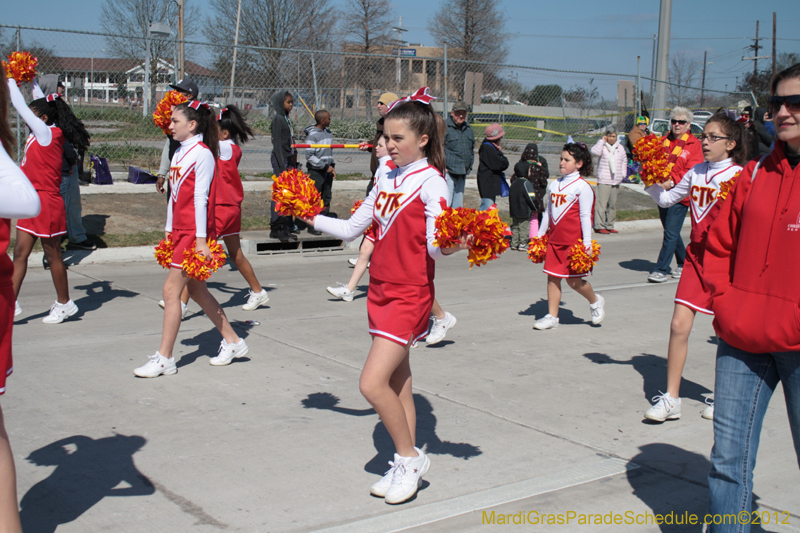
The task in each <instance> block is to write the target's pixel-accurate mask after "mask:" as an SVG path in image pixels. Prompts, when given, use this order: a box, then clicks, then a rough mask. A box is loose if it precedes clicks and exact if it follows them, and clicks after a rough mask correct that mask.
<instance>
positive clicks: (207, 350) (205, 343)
mask: <svg viewBox="0 0 800 533" xmlns="http://www.w3.org/2000/svg"><path fill="white" fill-rule="evenodd" d="M208 326H209V329H207V330H206V331H203V332H202V333H198V334H197V335H195V336H194V337H190V338H188V339H183V340H182V341H181V344H182V345H183V346H197V349H196V350H195V351H193V352H190V353H187V354H184V355H181V356H180V359H179V360H178V362H177V363H175V366H177V367H178V368H181V367H184V366H186V365H190V364H192V363H194V362H195V361H197V359H198V358H199V357H202V356H207V357H209V358H211V357H216V356H217V354H218V353H219V347H220V343H221V342H222V335H220V333H219V331H217V328H215V327H214V325H213V324H212V323H211V321H210V320H209V321H208ZM231 326H232V327H233V328H234V330H235V331H236V333H237V334H238V335H239V337H240V338H242V339H247V330H249V329H250V327H251V326H250V325H249V324H246V323H244V322H234V323H232V324H231ZM247 361H250V358H249V357H237V358H236V359H234V360H233V361H232V362H231V364H233V365H235V364H236V363H245V362H247Z"/></svg>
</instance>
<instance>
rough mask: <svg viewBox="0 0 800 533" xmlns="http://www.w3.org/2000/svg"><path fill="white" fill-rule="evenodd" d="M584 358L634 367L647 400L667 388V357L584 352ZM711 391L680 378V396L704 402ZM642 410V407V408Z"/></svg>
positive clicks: (596, 361) (601, 362)
mask: <svg viewBox="0 0 800 533" xmlns="http://www.w3.org/2000/svg"><path fill="white" fill-rule="evenodd" d="M583 356H584V357H585V358H587V359H588V360H590V361H591V362H593V363H596V364H598V365H605V364H611V365H629V366H632V367H633V368H634V370H636V371H637V372H638V373H639V374H640V375H641V376H642V378H643V380H642V390H643V391H644V396H645V398H647V400H648V401H649V400H650V399H651V398H652V397H653V396H656V395H658V394H661V392H660V391H666V390H667V358H666V357H659V356H657V355H653V354H650V353H643V354H641V355H634V356H633V357H631V358H630V359H629V360H627V361H618V360H616V359H612V358H611V357H610V356H609V355H607V354H604V353H596V352H592V353H585V354H583ZM712 392H713V391H711V390H710V389H708V388H706V387H704V386H703V385H700V384H699V383H695V382H694V381H689V380H688V379H686V378H681V398H690V399H692V400H695V401H698V402H700V403H704V402H705V396H706V395H708V394H711V393H712ZM642 411H644V409H642Z"/></svg>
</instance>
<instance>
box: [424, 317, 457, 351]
mask: <svg viewBox="0 0 800 533" xmlns="http://www.w3.org/2000/svg"><path fill="white" fill-rule="evenodd" d="M456 322H457V320H456V317H454V316H453V315H451V314H450V313H448V312H447V311H445V312H444V318H442V319H438V318H434V319H433V326H431V332H430V333H428V336H427V337H425V342H426V343H427V344H429V345H430V344H436V343H437V342H442V341H443V340H444V336H445V334H447V330H449V329H450V328H452V327H453V326H455V325H456Z"/></svg>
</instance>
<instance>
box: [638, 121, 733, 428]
mask: <svg viewBox="0 0 800 533" xmlns="http://www.w3.org/2000/svg"><path fill="white" fill-rule="evenodd" d="M700 142H701V145H702V148H703V156H704V158H705V161H704V162H703V163H700V164H698V165H695V166H694V167H692V168H691V169H690V170H689V172H687V173H686V175H684V176H683V178H682V179H681V180H680V181H679V182H678V183H677V184H675V183H674V182H672V181H671V180H668V181H666V182H665V183H664V184H662V185H653V186H651V187H647V188H646V189H645V190H646V191H647V192H648V193H650V196H652V197H653V199H654V200H655V201H656V203H658V205H659V207H661V208H668V207H671V206H673V205H675V204H677V203H678V202H680V201H682V200H683V199H684V198H687V199H689V200H690V202H691V203H690V204H689V205H690V207H691V212H692V233H691V235H690V240H691V242H690V243H689V246H687V247H686V262H685V263H684V264H683V272H682V273H681V278H680V282H679V283H678V290H677V292H676V293H675V311H674V312H673V314H672V322H671V324H670V332H669V347H668V348H667V392H666V393H661V394H660V395H658V396H656V397H655V398H653V401H654V402H655V404H654V405H653V406H652V407H650V408H649V409H648V410H647V411H645V413H644V416H645V418H647V419H649V420H655V421H656V422H663V421H665V420H668V419H669V420H674V419H677V418H680V417H681V399H680V386H681V375H682V374H683V367H684V365H685V364H686V355H687V353H688V351H689V334H690V333H691V332H692V325H693V324H694V317H695V315H696V314H697V312H698V311H699V312H701V313H703V314H706V315H713V314H714V313H713V311H711V292H710V291H709V288H708V285H707V284H706V282H705V281H704V280H703V256H704V255H705V248H706V238H707V237H708V230H709V229H710V228H711V223H712V222H713V221H714V219H715V218H716V217H717V214H718V213H719V211H720V208H721V205H722V198H721V196H720V189H721V187H723V184H724V183H727V182H729V181H730V180H732V179H734V178H735V176H736V175H737V174H738V173H739V172H740V171H741V170H742V165H744V164H745V163H746V162H747V156H746V143H745V130H744V127H743V126H742V125H741V124H740V123H737V122H736V121H734V120H733V119H732V118H729V117H728V116H727V115H725V114H722V113H717V114H716V115H714V116H712V117H711V118H710V119H708V121H707V122H706V124H705V127H704V128H703V135H701V136H700ZM713 413H714V406H713V405H709V406H708V407H707V408H706V409H705V410H704V411H703V415H702V416H703V418H708V419H713V416H714V414H713Z"/></svg>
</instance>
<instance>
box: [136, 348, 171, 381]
mask: <svg viewBox="0 0 800 533" xmlns="http://www.w3.org/2000/svg"><path fill="white" fill-rule="evenodd" d="M147 357H148V358H149V360H148V361H147V364H146V365H144V366H140V367H139V368H135V369H134V370H133V373H134V374H136V375H137V376H139V377H140V378H156V377H158V376H160V375H162V374H163V375H165V376H171V375H172V374H177V373H178V367H177V366H175V359H174V358H173V359H167V358H166V357H164V356H163V355H161V354H160V353H158V352H156V353H154V354H153V355H148V356H147Z"/></svg>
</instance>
